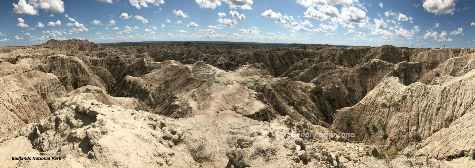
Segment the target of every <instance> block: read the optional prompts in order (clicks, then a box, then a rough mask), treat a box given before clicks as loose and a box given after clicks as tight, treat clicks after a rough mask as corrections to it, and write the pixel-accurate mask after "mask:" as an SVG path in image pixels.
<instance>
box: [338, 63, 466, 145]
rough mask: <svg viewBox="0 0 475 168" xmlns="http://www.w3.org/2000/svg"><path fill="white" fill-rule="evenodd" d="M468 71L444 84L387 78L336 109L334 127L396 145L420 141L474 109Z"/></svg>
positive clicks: (363, 138)
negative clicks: (407, 82) (355, 100)
mask: <svg viewBox="0 0 475 168" xmlns="http://www.w3.org/2000/svg"><path fill="white" fill-rule="evenodd" d="M473 77H474V73H473V72H472V71H471V72H470V73H468V74H466V75H464V76H461V77H458V78H456V79H453V80H450V81H447V82H446V83H444V84H443V85H424V84H422V83H413V84H411V85H409V86H404V85H403V84H401V83H400V82H399V79H398V78H387V79H385V80H384V81H383V82H382V83H381V84H379V85H378V86H377V87H376V88H375V89H374V90H372V91H371V92H370V93H369V94H368V95H367V96H366V97H365V98H364V99H362V100H361V101H360V102H359V103H358V104H356V105H355V106H353V107H350V108H345V109H342V110H340V111H339V112H338V113H337V117H336V119H335V122H334V125H333V126H334V127H335V128H337V129H339V130H342V131H344V132H354V133H356V134H357V137H358V139H360V140H369V141H373V142H380V143H382V144H388V145H391V146H396V147H398V148H399V149H402V148H404V147H406V146H407V145H409V144H411V143H413V142H420V141H422V140H424V139H426V138H428V137H430V136H431V135H433V134H434V133H435V132H437V131H439V130H441V129H443V128H447V127H450V126H451V124H452V122H454V121H455V120H457V119H459V118H461V117H462V116H464V115H466V114H467V113H469V112H471V111H473V110H474V109H473V102H474V100H473V96H471V95H472V92H473V86H474V85H473V82H474V81H473Z"/></svg>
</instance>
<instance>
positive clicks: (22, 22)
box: [17, 18, 30, 28]
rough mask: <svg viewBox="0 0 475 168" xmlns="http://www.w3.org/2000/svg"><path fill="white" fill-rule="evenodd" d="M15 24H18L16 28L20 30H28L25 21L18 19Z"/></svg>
mask: <svg viewBox="0 0 475 168" xmlns="http://www.w3.org/2000/svg"><path fill="white" fill-rule="evenodd" d="M17 22H18V23H17V26H18V27H20V28H28V27H30V26H29V25H28V24H26V22H25V19H23V18H18V19H17Z"/></svg>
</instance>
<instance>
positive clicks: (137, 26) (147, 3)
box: [0, 0, 475, 48]
mask: <svg viewBox="0 0 475 168" xmlns="http://www.w3.org/2000/svg"><path fill="white" fill-rule="evenodd" d="M473 7H475V2H474V1H472V0H397V1H396V0H4V1H1V2H0V22H1V25H2V26H1V27H0V46H5V45H28V44H38V43H41V42H44V41H45V40H48V39H51V38H55V39H69V38H80V39H88V40H91V41H94V42H122V41H188V40H192V41H249V42H276V43H319V44H338V45H372V46H379V45H383V44H392V45H396V46H409V47H441V46H444V45H445V46H447V47H463V48H466V47H473V46H474V45H475V41H474V39H473V38H472V37H475V15H474V14H475V12H473V11H474V9H473Z"/></svg>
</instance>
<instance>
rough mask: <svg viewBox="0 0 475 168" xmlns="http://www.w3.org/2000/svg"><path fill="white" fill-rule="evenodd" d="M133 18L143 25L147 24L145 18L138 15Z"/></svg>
mask: <svg viewBox="0 0 475 168" xmlns="http://www.w3.org/2000/svg"><path fill="white" fill-rule="evenodd" d="M134 18H135V19H136V20H138V21H140V22H142V23H143V24H148V23H149V21H148V19H146V18H145V17H143V16H140V15H135V16H134Z"/></svg>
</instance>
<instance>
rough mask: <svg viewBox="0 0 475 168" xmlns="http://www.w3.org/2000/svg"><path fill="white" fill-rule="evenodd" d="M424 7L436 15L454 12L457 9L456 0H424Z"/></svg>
mask: <svg viewBox="0 0 475 168" xmlns="http://www.w3.org/2000/svg"><path fill="white" fill-rule="evenodd" d="M422 7H424V9H425V10H426V11H427V12H430V13H433V14H436V15H442V14H453V13H454V11H455V0H424V3H423V4H422Z"/></svg>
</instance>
